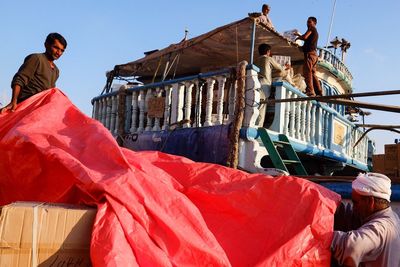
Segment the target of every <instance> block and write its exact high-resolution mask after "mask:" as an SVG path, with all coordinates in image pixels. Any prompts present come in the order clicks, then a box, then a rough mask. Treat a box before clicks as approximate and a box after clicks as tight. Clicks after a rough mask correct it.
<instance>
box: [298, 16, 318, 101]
mask: <svg viewBox="0 0 400 267" xmlns="http://www.w3.org/2000/svg"><path fill="white" fill-rule="evenodd" d="M316 25H317V18H315V17H309V18H308V19H307V31H306V33H305V34H303V35H301V34H300V33H298V32H296V33H295V34H296V35H297V36H298V37H297V38H296V39H299V40H303V41H304V45H303V53H304V65H303V75H304V80H305V82H306V85H307V88H306V94H307V95H308V96H315V95H319V96H322V89H321V85H320V84H319V81H318V78H317V76H316V74H315V72H316V65H317V62H318V54H317V43H318V31H317V28H316Z"/></svg>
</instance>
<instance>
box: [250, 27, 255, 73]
mask: <svg viewBox="0 0 400 267" xmlns="http://www.w3.org/2000/svg"><path fill="white" fill-rule="evenodd" d="M255 39H256V20H255V19H253V29H252V32H251V45H250V65H253V63H254V44H255Z"/></svg>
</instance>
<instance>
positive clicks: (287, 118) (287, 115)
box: [282, 90, 292, 135]
mask: <svg viewBox="0 0 400 267" xmlns="http://www.w3.org/2000/svg"><path fill="white" fill-rule="evenodd" d="M286 98H292V92H291V91H289V90H287V91H286ZM282 105H285V109H284V110H285V116H284V120H283V134H285V135H289V130H290V128H289V125H290V103H282Z"/></svg>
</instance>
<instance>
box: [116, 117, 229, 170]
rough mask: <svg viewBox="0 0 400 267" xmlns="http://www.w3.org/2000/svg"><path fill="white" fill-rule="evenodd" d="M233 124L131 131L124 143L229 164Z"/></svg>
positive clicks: (129, 145)
mask: <svg viewBox="0 0 400 267" xmlns="http://www.w3.org/2000/svg"><path fill="white" fill-rule="evenodd" d="M229 129H230V125H218V126H211V127H200V128H183V129H175V130H173V131H159V132H144V133H140V134H130V135H127V136H125V138H124V145H123V146H124V147H127V148H130V149H132V150H134V151H144V150H156V151H162V152H165V153H169V154H174V155H179V156H184V157H187V158H189V159H191V160H194V161H199V162H209V163H216V164H220V165H226V162H227V155H228V151H229V138H228V137H229Z"/></svg>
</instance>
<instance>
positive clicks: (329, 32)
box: [325, 0, 336, 47]
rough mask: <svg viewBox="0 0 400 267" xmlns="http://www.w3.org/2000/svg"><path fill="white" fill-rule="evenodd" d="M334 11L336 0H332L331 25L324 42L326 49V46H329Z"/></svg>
mask: <svg viewBox="0 0 400 267" xmlns="http://www.w3.org/2000/svg"><path fill="white" fill-rule="evenodd" d="M335 9H336V0H334V2H333V9H332V16H331V23H330V25H329V31H328V39H327V40H326V46H325V47H328V45H329V39H331V31H332V26H333V18H334V16H335Z"/></svg>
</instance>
